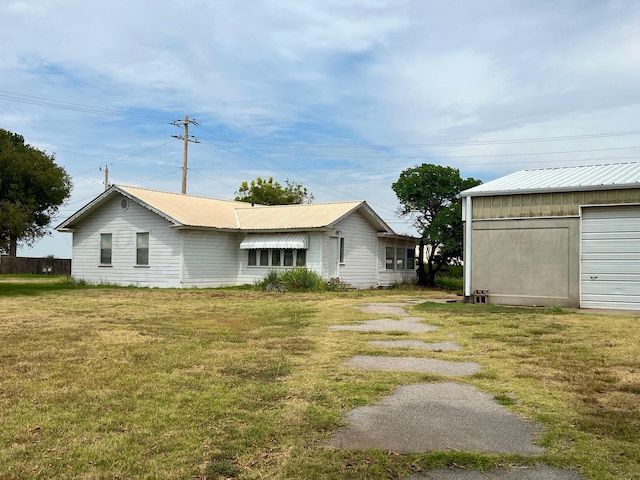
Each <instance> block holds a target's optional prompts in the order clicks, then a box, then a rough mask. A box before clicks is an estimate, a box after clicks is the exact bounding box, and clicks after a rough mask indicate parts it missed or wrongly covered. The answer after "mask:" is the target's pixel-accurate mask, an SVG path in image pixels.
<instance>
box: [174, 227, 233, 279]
mask: <svg viewBox="0 0 640 480" xmlns="http://www.w3.org/2000/svg"><path fill="white" fill-rule="evenodd" d="M182 235H183V241H184V254H183V275H182V285H183V286H185V287H225V286H231V285H236V284H237V283H238V256H239V255H241V253H242V251H241V250H240V241H241V238H242V235H240V234H237V233H232V232H221V231H197V230H183V231H182Z"/></svg>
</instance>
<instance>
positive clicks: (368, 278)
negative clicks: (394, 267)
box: [325, 212, 378, 288]
mask: <svg viewBox="0 0 640 480" xmlns="http://www.w3.org/2000/svg"><path fill="white" fill-rule="evenodd" d="M335 229H336V230H337V231H339V232H340V234H339V236H341V237H344V263H343V264H341V265H340V272H339V277H340V280H341V281H342V282H343V283H347V284H349V285H351V286H353V287H355V288H372V287H376V286H377V285H378V237H377V231H376V230H375V229H374V228H373V226H372V225H371V223H370V222H369V221H368V220H367V219H366V218H364V217H363V216H362V214H361V213H360V212H355V213H354V214H352V215H350V216H348V217H347V218H345V219H343V220H342V221H340V222H339V223H337V224H336V225H335ZM327 245H328V243H327ZM326 258H327V260H328V258H329V253H328V252H327V256H326ZM327 263H328V262H326V263H325V264H327Z"/></svg>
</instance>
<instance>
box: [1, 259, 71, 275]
mask: <svg viewBox="0 0 640 480" xmlns="http://www.w3.org/2000/svg"><path fill="white" fill-rule="evenodd" d="M21 273H31V274H48V275H71V259H69V258H30V257H8V256H4V255H2V256H0V274H21Z"/></svg>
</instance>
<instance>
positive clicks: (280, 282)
mask: <svg viewBox="0 0 640 480" xmlns="http://www.w3.org/2000/svg"><path fill="white" fill-rule="evenodd" d="M256 285H257V286H258V287H259V288H262V289H263V290H266V291H268V292H284V291H287V290H290V291H296V292H327V291H328V292H339V291H343V290H345V289H346V285H345V284H343V283H341V282H339V281H336V280H335V279H332V280H330V281H328V282H326V281H325V280H323V279H322V277H321V276H320V275H318V274H317V273H316V272H314V271H313V270H310V269H308V268H306V267H299V268H294V269H291V270H283V271H278V270H271V271H270V272H269V273H267V274H266V275H265V277H264V278H263V279H262V280H260V281H258V282H256Z"/></svg>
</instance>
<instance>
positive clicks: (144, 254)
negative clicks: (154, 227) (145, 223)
mask: <svg viewBox="0 0 640 480" xmlns="http://www.w3.org/2000/svg"><path fill="white" fill-rule="evenodd" d="M136 265H149V232H143V233H136Z"/></svg>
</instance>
